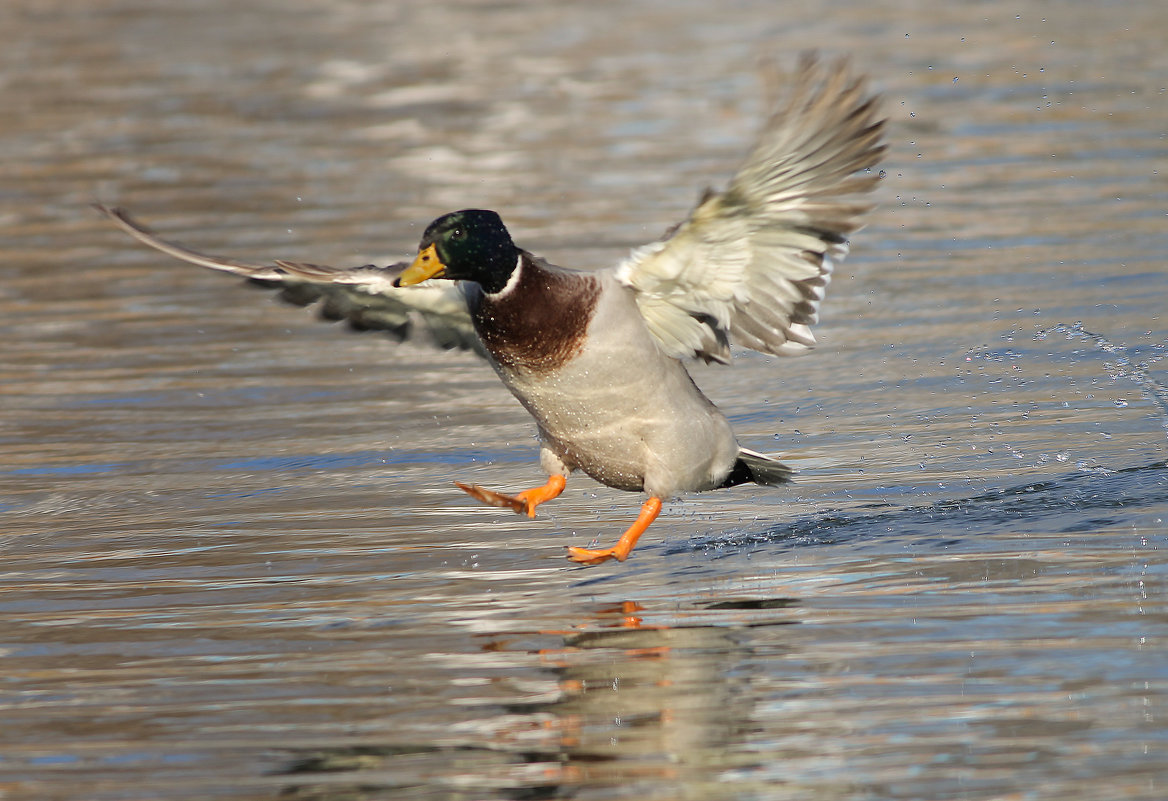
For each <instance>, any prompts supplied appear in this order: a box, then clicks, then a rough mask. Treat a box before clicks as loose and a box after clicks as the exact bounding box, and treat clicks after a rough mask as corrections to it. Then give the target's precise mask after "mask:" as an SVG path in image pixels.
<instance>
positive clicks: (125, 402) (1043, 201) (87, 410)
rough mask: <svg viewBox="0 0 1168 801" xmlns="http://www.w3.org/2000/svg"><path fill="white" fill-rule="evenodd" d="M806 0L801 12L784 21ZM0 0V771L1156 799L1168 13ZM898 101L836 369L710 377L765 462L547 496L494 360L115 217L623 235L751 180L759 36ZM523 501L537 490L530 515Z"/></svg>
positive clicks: (269, 238)
mask: <svg viewBox="0 0 1168 801" xmlns="http://www.w3.org/2000/svg"><path fill="white" fill-rule="evenodd" d="M790 5H791V4H787V6H790ZM82 6H83V7H74V6H72V5H70V6H68V8H66V7H65V6H64V5H60V4H56V3H46V2H34V0H23V1H22V2H17V3H10V4H8V5H7V6H6V7H5V8H4V9H3V10H0V22H2V24H3V25H4V29H5V30H6V31H7V32H8V36H7V41H8V44H7V46H6V47H5V49H4V50H3V51H0V86H2V87H3V92H4V97H5V108H6V112H5V114H4V116H3V119H2V120H0V148H2V152H3V156H4V158H3V159H2V162H0V175H3V181H2V186H3V189H2V190H0V228H2V235H3V240H4V243H5V256H6V257H5V259H4V263H3V267H2V268H0V270H2V272H0V337H2V341H3V342H4V343H5V344H4V348H3V350H2V351H0V352H2V354H3V355H2V356H0V520H2V521H3V529H2V534H0V546H2V547H3V557H4V564H5V570H4V571H3V573H0V621H2V624H3V625H2V631H3V637H2V638H0V659H2V667H3V677H4V678H3V681H2V683H0V710H2V717H3V720H4V725H3V726H2V727H0V796H2V797H4V798H5V799H26V798H27V799H56V798H76V799H127V798H151V799H154V798H166V799H187V798H190V799H195V798H198V799H206V798H223V799H246V798H274V797H283V798H301V799H326V798H327V799H341V798H345V799H352V798H369V799H373V798H411V799H465V800H466V801H472V800H475V799H489V798H494V799H524V798H526V799H530V798H581V799H610V798H613V799H615V798H636V799H680V798H691V799H718V798H726V799H751V798H757V799H787V798H790V799H807V798H824V799H828V798H830V799H1005V798H1011V799H1015V798H1019V799H1021V798H1024V799H1044V798H1058V799H1060V800H1063V801H1065V800H1067V799H1082V800H1083V801H1098V799H1101V798H1107V799H1125V800H1126V799H1149V800H1151V799H1160V798H1163V797H1164V795H1165V792H1166V786H1168V757H1166V756H1165V755H1166V754H1168V726H1166V725H1165V722H1164V721H1165V718H1166V716H1168V703H1166V702H1168V648H1166V647H1165V637H1166V636H1168V602H1166V599H1168V560H1166V559H1165V556H1164V553H1165V547H1166V546H1168V523H1166V522H1165V521H1166V519H1168V464H1166V458H1168V455H1166V454H1168V449H1166V447H1165V445H1166V438H1168V390H1166V389H1165V387H1166V386H1168V361H1166V360H1165V353H1166V352H1168V324H1166V322H1165V316H1164V309H1165V308H1168V272H1166V271H1165V269H1164V265H1163V257H1164V253H1165V252H1168V226H1166V225H1165V223H1166V219H1165V209H1166V208H1168V183H1166V180H1165V175H1164V169H1165V165H1166V164H1168V159H1166V156H1168V144H1166V142H1165V135H1166V134H1165V131H1166V128H1165V121H1166V120H1168V117H1166V115H1165V111H1164V110H1165V101H1166V93H1168V88H1166V87H1168V56H1165V51H1164V48H1163V42H1164V41H1165V39H1166V38H1168V29H1166V28H1168V25H1166V23H1168V17H1165V15H1164V13H1163V9H1162V8H1161V6H1160V4H1159V3H1154V2H1132V3H1125V4H1121V5H1103V6H1099V7H1088V6H1085V5H1082V4H1074V3H1060V2H1056V3H1033V2H1022V3H1021V4H1019V3H1014V4H1005V3H997V2H989V3H978V4H972V5H971V4H956V5H948V6H941V7H930V8H929V9H928V11H927V13H926V12H925V11H924V10H923V9H922V8H919V7H918V6H916V5H915V4H910V3H902V2H881V3H876V4H871V3H868V4H861V3H855V2H847V1H842V2H832V3H828V4H814V5H807V6H805V7H802V6H799V7H786V6H785V7H783V8H781V9H779V7H777V6H775V5H774V4H772V3H766V2H750V1H749V0H748V1H747V2H741V3H735V4H731V5H729V6H724V7H722V6H719V7H714V6H711V5H710V4H707V3H673V2H645V3H636V4H618V3H589V4H574V3H560V2H550V3H541V4H509V3H494V4H483V3H459V2H450V3H433V2H426V3H422V2H401V3H380V4H369V3H364V2H359V1H358V0H337V1H336V2H331V3H328V4H318V3H307V2H286V1H282V2H279V3H276V2H258V3H250V4H245V5H241V4H238V3H235V4H232V3H225V2H221V1H220V0H206V2H198V3H187V4H180V5H173V6H167V7H160V6H158V4H143V3H134V2H129V0H96V1H95V2H89V3H85V4H82ZM805 47H819V48H822V49H825V50H827V51H828V52H837V53H849V54H851V56H852V58H853V59H854V62H855V64H856V65H857V67H858V68H860V69H862V70H863V71H865V72H868V73H870V74H871V75H872V79H873V82H874V84H875V85H876V87H877V88H879V89H880V90H881V91H883V92H884V94H885V98H886V100H885V103H886V108H887V112H888V114H889V117H890V119H891V125H890V134H889V139H890V144H891V151H890V154H889V157H888V160H887V163H886V164H885V170H886V177H885V180H884V182H883V183H882V185H881V187H880V188H879V190H878V195H879V198H878V199H879V201H880V203H881V208H880V210H879V211H878V212H877V213H876V214H875V215H874V216H873V218H872V224H871V225H870V227H869V228H868V229H866V230H865V231H864V232H862V233H861V234H860V235H859V236H857V238H856V241H855V243H854V247H853V252H852V256H851V257H850V258H849V260H848V261H847V262H846V263H845V264H844V265H843V267H842V268H841V270H840V271H839V273H838V274H837V278H836V280H835V282H834V283H833V284H832V288H831V292H830V293H829V296H828V299H827V302H826V304H825V307H824V321H823V324H822V325H821V326H820V327H819V328H818V330H817V334H818V336H819V339H820V341H821V343H822V344H821V347H820V348H819V349H818V350H817V351H816V352H815V353H814V354H813V355H811V356H809V357H806V358H802V359H796V360H778V359H773V358H770V357H763V356H760V355H757V354H750V353H747V354H742V355H741V357H740V358H738V359H736V363H735V365H734V366H733V367H732V368H730V369H712V368H702V369H698V370H697V371H696V378H697V380H698V381H699V383H701V385H702V386H703V387H704V388H705V389H706V390H707V391H708V393H709V394H710V396H711V397H712V398H714V399H715V400H716V401H717V402H718V403H719V404H720V405H721V406H722V408H723V409H725V410H726V412H727V413H728V414H729V415H730V417H731V419H732V421H733V422H734V424H735V427H736V429H737V431H738V432H739V435H740V439H741V441H742V442H743V444H744V445H746V446H748V447H753V448H756V449H759V450H764V451H768V452H776V453H782V454H783V457H784V460H785V461H788V462H789V463H790V464H792V465H793V466H795V467H797V468H798V469H799V470H800V471H801V475H800V481H799V483H797V484H795V485H793V486H792V487H790V488H787V487H784V488H780V489H766V488H737V489H735V490H732V491H726V492H721V493H710V494H705V495H698V496H691V497H687V498H684V499H680V500H677V501H674V502H671V503H669V504H667V506H666V511H665V514H663V516H662V518H661V519H660V520H659V521H658V523H656V524H655V525H654V526H653V527H652V528H651V529H650V532H649V534H647V535H646V537H645V538H644V539H643V544H642V545H641V546H640V547H639V548H638V549H637V551H636V552H635V554H634V556H633V558H632V559H630V560H629V561H628V562H626V563H624V564H614V565H605V566H602V567H598V568H579V567H575V566H572V565H570V564H569V563H567V562H566V561H565V560H564V559H563V548H564V546H565V545H568V544H586V543H587V542H589V541H590V540H592V539H593V538H600V539H601V540H603V541H608V540H610V539H612V538H613V537H614V536H615V535H616V534H617V533H619V531H620V530H622V529H623V527H624V526H625V525H627V524H628V522H629V521H630V520H631V518H632V517H633V516H634V514H635V511H636V507H637V504H638V502H639V501H638V499H637V498H636V497H635V496H633V495H629V494H626V493H620V492H617V491H614V490H609V489H607V488H604V487H600V486H598V485H596V484H594V483H593V482H591V481H589V480H588V479H587V478H584V477H579V478H574V479H573V480H572V481H571V482H570V484H569V488H568V490H567V492H566V493H565V495H564V496H563V498H562V499H560V500H559V501H557V502H556V503H554V504H549V505H547V506H544V507H541V510H540V512H541V514H540V517H539V519H537V520H535V521H529V520H527V519H523V518H520V517H518V516H514V515H509V514H504V513H503V512H501V511H498V510H493V509H488V508H486V507H482V506H478V505H476V504H474V503H473V502H472V501H470V499H468V498H466V497H465V496H462V495H461V493H458V492H457V491H456V490H454V489H453V486H452V483H451V482H452V481H453V480H454V479H456V478H458V479H463V480H472V481H476V482H479V483H482V484H485V485H488V486H492V487H498V488H500V489H507V490H517V489H521V488H524V487H527V486H531V485H533V484H534V483H536V482H539V481H541V474H540V472H539V469H538V464H537V447H536V443H535V440H534V438H533V433H534V432H533V426H532V425H531V422H530V421H529V419H528V418H527V417H526V415H525V413H524V412H523V410H522V409H521V408H520V407H519V406H518V405H517V404H516V403H515V402H514V401H513V400H512V399H511V398H510V396H509V395H508V394H507V393H506V391H505V390H504V389H503V388H502V387H501V386H500V385H499V384H498V382H497V380H496V379H495V378H494V376H493V375H492V374H491V373H490V371H489V370H488V369H487V368H486V367H485V366H484V365H483V364H482V363H481V362H480V361H479V360H478V359H477V358H476V357H475V356H473V355H471V354H467V353H459V352H442V351H435V350H433V349H428V348H426V347H424V346H422V345H418V344H410V343H406V344H397V343H394V342H391V341H389V340H388V339H385V338H382V337H378V336H372V335H364V336H358V335H355V334H352V333H350V332H347V331H346V330H345V329H344V328H343V327H342V326H338V325H333V326H329V325H326V324H324V323H321V322H319V321H317V320H315V319H314V317H313V315H312V313H311V312H308V311H304V310H299V309H295V308H292V307H288V306H282V305H280V304H278V303H276V302H275V301H273V300H272V299H271V298H270V297H268V296H267V295H265V294H264V293H262V292H259V291H256V290H253V289H250V288H248V287H245V286H242V285H240V284H239V283H238V282H236V281H234V280H232V279H230V278H228V277H224V276H221V275H214V274H210V273H206V272H204V271H200V270H198V269H196V268H192V267H185V266H181V265H177V264H174V263H172V262H170V261H168V260H167V259H166V258H164V257H161V256H159V255H157V254H154V253H151V252H148V251H145V250H144V249H142V248H139V247H137V246H135V245H134V244H133V243H132V242H130V241H129V240H127V239H126V238H124V237H123V236H122V235H121V234H120V233H118V232H117V231H114V230H112V229H111V228H110V227H109V226H108V225H107V224H105V223H104V222H103V221H102V220H101V219H99V218H98V217H97V215H95V214H94V213H92V211H91V210H90V209H89V208H88V207H87V204H88V203H89V202H90V201H92V200H94V199H100V200H103V201H106V202H118V203H122V204H124V205H126V206H128V207H130V208H132V209H133V210H134V211H135V212H137V213H138V214H139V215H141V216H142V217H143V218H144V219H145V220H147V221H148V222H149V223H150V224H152V225H153V226H155V227H156V228H158V229H159V230H162V231H166V232H167V233H169V234H171V235H173V236H176V237H177V238H179V239H182V240H184V241H187V242H188V243H190V244H192V245H195V246H198V247H201V248H203V249H206V250H210V251H212V252H219V253H226V254H232V255H236V256H239V257H244V258H252V259H265V258H271V257H283V258H292V259H301V260H312V261H322V262H329V261H332V262H337V263H360V262H364V261H366V260H388V259H398V258H402V257H404V256H406V255H408V254H409V252H410V250H411V248H412V247H413V246H414V245H415V244H416V240H417V238H418V235H419V233H420V230H421V226H423V225H424V224H425V223H426V222H428V221H429V220H430V219H432V218H433V217H435V216H436V215H438V214H440V213H442V212H444V211H448V210H451V209H453V208H462V207H468V206H484V207H490V208H495V209H498V210H500V211H501V212H502V213H503V214H504V217H505V218H506V219H507V221H508V224H509V226H510V227H511V229H512V230H513V232H515V235H516V237H517V238H518V239H519V241H520V242H521V244H523V245H524V246H525V247H528V248H529V249H532V250H535V251H537V252H540V253H543V254H546V255H547V256H549V257H550V258H552V259H553V260H555V261H558V262H560V263H564V264H568V265H573V266H583V267H589V266H603V265H607V264H610V263H612V262H614V261H615V260H617V259H619V258H620V257H621V256H622V255H623V254H624V253H626V252H627V250H628V249H629V248H630V247H633V246H636V245H638V244H641V243H643V242H645V241H648V240H650V239H652V238H655V237H656V236H657V235H658V234H659V233H660V232H661V231H663V230H664V229H665V228H666V227H667V226H669V225H670V224H672V223H673V222H675V221H676V220H678V219H680V218H681V216H682V215H684V214H685V213H686V211H687V210H688V208H689V207H690V206H691V204H692V203H693V201H694V200H695V199H696V198H697V196H698V193H699V192H700V190H701V188H702V187H704V186H707V185H716V184H718V183H719V182H720V181H722V180H724V178H725V177H726V176H727V175H728V174H729V173H730V171H731V170H732V169H733V168H734V166H735V164H736V163H737V159H738V158H740V157H741V154H742V152H743V151H744V149H745V147H746V146H747V145H748V144H749V142H750V139H751V136H752V132H753V131H754V130H755V126H756V125H757V123H758V120H759V118H760V115H761V113H762V111H763V109H764V108H765V98H766V96H767V94H768V92H772V91H773V90H774V87H773V86H769V85H768V83H767V81H766V80H763V78H762V76H763V75H765V71H762V70H760V64H764V63H766V62H773V63H776V64H778V65H779V66H789V65H791V64H793V63H794V61H795V54H796V53H797V51H799V50H800V49H803V48H805ZM545 511H546V513H545Z"/></svg>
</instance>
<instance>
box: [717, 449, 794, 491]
mask: <svg viewBox="0 0 1168 801" xmlns="http://www.w3.org/2000/svg"><path fill="white" fill-rule="evenodd" d="M794 475H795V471H794V470H792V469H791V468H790V467H787V466H786V465H785V464H783V463H782V462H780V461H778V460H777V459H772V458H771V457H769V456H763V455H762V454H761V453H755V452H754V451H748V450H746V449H745V448H742V449H741V450H739V451H738V461H736V462H735V463H734V467H732V468H731V469H730V475H728V476H726V480H725V481H723V482H722V484H721V486H720V487H719V489H721V488H722V487H736V486H738V485H739V484H748V483H751V482H753V483H755V484H764V485H766V486H775V485H777V484H787V483H789V482H791V481H794Z"/></svg>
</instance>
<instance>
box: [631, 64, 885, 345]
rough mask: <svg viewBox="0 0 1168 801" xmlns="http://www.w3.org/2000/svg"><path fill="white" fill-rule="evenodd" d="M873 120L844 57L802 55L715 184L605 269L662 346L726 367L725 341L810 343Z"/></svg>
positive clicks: (857, 202) (859, 211)
mask: <svg viewBox="0 0 1168 801" xmlns="http://www.w3.org/2000/svg"><path fill="white" fill-rule="evenodd" d="M883 124H884V122H883V120H881V119H878V118H877V110H876V98H875V97H874V96H872V95H870V94H868V92H867V90H866V88H865V85H864V82H863V80H861V79H855V78H852V77H851V75H850V71H849V69H848V67H847V64H846V63H845V62H843V61H837V62H835V63H833V64H831V65H828V66H823V65H821V64H820V63H819V62H818V61H817V60H816V59H815V58H814V57H813V56H805V57H804V59H803V60H802V62H801V64H800V67H799V71H798V74H797V75H796V77H795V80H794V81H793V83H792V85H791V88H790V92H789V94H788V98H787V100H786V102H785V103H783V104H782V106H781V107H780V108H779V109H778V110H777V111H776V112H775V113H774V114H773V115H772V116H771V118H770V119H769V120H768V122H767V125H766V126H765V128H764V130H763V133H762V135H761V136H760V137H759V140H758V142H757V143H756V144H755V146H754V148H753V150H752V151H751V153H750V155H749V156H748V157H747V159H746V161H745V162H744V163H743V165H742V166H741V167H740V168H739V170H738V172H737V173H736V174H735V175H734V177H733V178H732V179H731V181H730V185H729V186H728V187H727V188H726V190H725V191H723V192H719V193H710V194H708V195H707V196H706V197H705V198H704V199H703V200H702V201H701V202H700V203H699V204H698V206H697V208H696V209H694V211H693V212H692V214H691V215H690V217H689V219H688V220H686V221H685V222H683V223H682V224H681V225H679V226H677V227H676V228H675V229H674V230H673V231H672V232H671V233H670V234H668V235H667V236H666V238H665V239H663V240H661V241H659V242H654V243H652V244H650V245H646V246H644V247H642V248H639V249H638V250H636V251H634V252H633V253H632V254H631V255H630V256H629V258H628V259H626V260H625V261H624V262H623V263H622V264H620V265H619V266H618V267H617V268H616V270H617V277H618V278H619V280H620V281H621V282H622V283H624V284H625V285H626V286H629V287H632V288H633V290H635V292H636V299H637V304H638V307H639V309H640V311H641V315H642V316H643V317H644V318H645V322H646V323H647V324H648V327H649V330H650V331H651V332H652V333H653V335H654V336H655V337H656V338H657V340H658V342H659V343H660V344H661V347H662V348H663V349H664V351H665V352H666V353H668V354H669V355H671V356H673V357H675V358H679V359H686V358H702V359H705V360H706V361H719V362H727V361H729V358H730V347H729V343H730V339H731V337H732V338H733V339H734V341H735V342H736V343H738V344H740V345H743V346H745V347H748V348H752V349H754V350H758V351H762V352H764V353H774V354H778V355H794V354H797V353H801V352H804V351H806V350H807V349H808V348H810V347H811V346H812V345H814V344H815V337H814V335H813V334H812V333H811V329H810V326H811V325H812V324H814V323H815V322H817V321H818V311H819V304H820V301H822V300H823V296H824V291H825V290H826V287H827V284H828V282H829V281H830V279H831V271H832V269H833V267H834V265H835V264H837V263H838V262H839V261H841V260H842V259H843V258H844V256H845V255H847V252H848V243H847V236H848V235H849V234H851V233H853V232H854V231H856V230H857V229H858V228H859V227H860V218H861V217H862V215H863V214H864V213H865V212H867V211H868V210H869V209H870V204H869V203H867V202H865V201H863V200H862V199H861V197H860V196H861V195H862V194H863V193H865V192H868V191H869V190H871V189H872V187H873V186H874V185H875V183H876V181H877V180H878V176H876V175H874V174H871V172H870V171H871V169H872V168H873V167H874V166H875V165H876V164H877V162H878V161H879V160H880V157H881V155H882V154H883V152H884V146H883V145H882V144H881V143H880V139H881V134H882V127H883Z"/></svg>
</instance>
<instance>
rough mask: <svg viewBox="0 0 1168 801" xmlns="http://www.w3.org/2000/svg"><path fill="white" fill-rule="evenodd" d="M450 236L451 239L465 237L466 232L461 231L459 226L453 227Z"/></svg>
mask: <svg viewBox="0 0 1168 801" xmlns="http://www.w3.org/2000/svg"><path fill="white" fill-rule="evenodd" d="M450 238H451V239H465V238H466V232H465V231H463V230H462V229H461V228H455V229H454V230H453V231H451V232H450Z"/></svg>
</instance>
